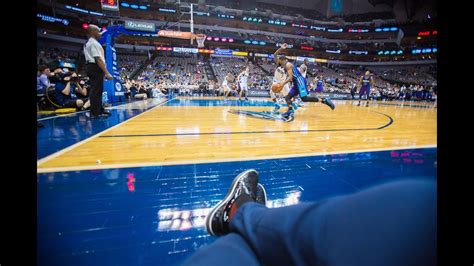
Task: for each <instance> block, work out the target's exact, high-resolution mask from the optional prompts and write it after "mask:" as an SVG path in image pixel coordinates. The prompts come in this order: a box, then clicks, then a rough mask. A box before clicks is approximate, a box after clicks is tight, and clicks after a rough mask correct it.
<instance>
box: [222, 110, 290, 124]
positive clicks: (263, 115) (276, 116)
mask: <svg viewBox="0 0 474 266" xmlns="http://www.w3.org/2000/svg"><path fill="white" fill-rule="evenodd" d="M229 113H231V114H236V115H245V116H250V117H253V118H260V119H266V120H273V121H280V122H291V121H293V120H294V119H295V118H294V116H289V117H283V116H282V115H281V114H280V113H273V112H256V111H246V110H229Z"/></svg>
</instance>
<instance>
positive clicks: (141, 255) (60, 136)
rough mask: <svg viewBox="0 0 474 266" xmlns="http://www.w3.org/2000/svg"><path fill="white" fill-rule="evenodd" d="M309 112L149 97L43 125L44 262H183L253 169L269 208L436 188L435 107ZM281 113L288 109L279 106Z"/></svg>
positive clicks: (265, 103) (259, 103)
mask: <svg viewBox="0 0 474 266" xmlns="http://www.w3.org/2000/svg"><path fill="white" fill-rule="evenodd" d="M334 102H335V104H336V106H337V107H336V109H335V110H331V109H330V108H328V107H327V106H325V105H322V104H318V103H309V104H308V103H307V104H306V106H304V107H300V108H299V109H298V110H297V111H296V114H295V118H294V120H293V121H290V122H283V121H278V119H274V120H272V119H271V118H268V117H266V118H265V117H264V116H265V114H268V113H269V112H270V111H271V110H272V106H273V103H272V102H271V101H270V100H269V99H262V98H251V99H250V101H238V100H231V99H228V100H224V99H222V98H214V97H176V98H166V99H150V100H147V101H143V102H140V103H138V102H134V103H127V104H122V105H117V106H113V107H110V108H109V111H111V113H112V115H111V116H110V117H109V118H108V119H103V120H100V119H96V120H90V119H88V118H87V113H85V112H84V113H80V112H79V113H74V114H64V115H58V116H52V117H51V116H50V117H46V118H42V119H41V122H42V123H43V124H44V125H45V127H44V128H42V129H40V130H39V133H38V156H37V158H38V163H37V166H38V228H41V230H40V231H38V241H39V242H41V243H42V245H41V246H40V249H39V250H38V254H39V260H40V261H54V262H60V263H62V264H68V265H75V264H78V265H79V264H89V263H93V264H107V265H114V264H133V265H136V264H138V265H149V264H156V265H165V264H166V265H168V264H170V265H179V264H180V263H181V262H182V261H183V260H184V259H185V258H187V257H188V256H189V255H191V254H192V253H193V251H195V250H196V249H198V248H199V247H202V246H204V245H208V244H210V243H212V242H213V241H215V239H216V238H215V237H211V236H209V235H208V234H207V233H206V231H205V229H204V219H205V216H206V214H207V212H208V211H209V210H210V207H212V206H213V205H214V204H216V203H217V202H218V201H219V200H220V199H221V198H222V197H223V195H225V193H227V189H228V186H229V184H230V183H231V181H232V180H233V178H234V177H235V175H237V174H238V173H239V172H240V171H242V170H245V169H249V168H255V169H256V170H257V171H258V172H259V173H260V182H261V183H262V184H263V185H264V186H265V188H266V191H267V194H268V199H269V203H268V205H269V207H279V206H285V205H291V204H296V203H298V202H302V201H315V200H318V199H321V198H325V197H328V196H336V195H342V194H347V193H351V192H355V191H359V190H361V189H364V188H366V187H369V186H372V185H375V184H379V183H384V182H387V181H393V180H398V179H405V178H410V177H413V178H426V179H436V158H437V156H436V143H437V134H436V132H437V131H436V116H437V108H436V107H435V106H433V105H432V104H428V103H415V102H372V103H371V105H370V106H369V107H365V106H356V103H357V102H356V101H354V102H353V101H334ZM283 108H286V107H283Z"/></svg>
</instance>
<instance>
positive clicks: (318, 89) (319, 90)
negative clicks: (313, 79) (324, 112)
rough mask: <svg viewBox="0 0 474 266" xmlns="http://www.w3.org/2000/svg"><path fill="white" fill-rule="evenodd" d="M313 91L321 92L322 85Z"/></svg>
mask: <svg viewBox="0 0 474 266" xmlns="http://www.w3.org/2000/svg"><path fill="white" fill-rule="evenodd" d="M315 91H316V92H323V86H317V87H316V90H315Z"/></svg>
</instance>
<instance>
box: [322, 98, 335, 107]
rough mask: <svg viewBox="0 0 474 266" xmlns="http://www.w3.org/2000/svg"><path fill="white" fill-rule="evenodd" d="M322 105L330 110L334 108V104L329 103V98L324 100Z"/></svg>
mask: <svg viewBox="0 0 474 266" xmlns="http://www.w3.org/2000/svg"><path fill="white" fill-rule="evenodd" d="M322 103H324V104H325V105H327V106H329V107H330V108H331V109H332V110H334V108H336V106H335V105H334V103H333V102H332V101H331V99H330V98H324V99H323V101H322Z"/></svg>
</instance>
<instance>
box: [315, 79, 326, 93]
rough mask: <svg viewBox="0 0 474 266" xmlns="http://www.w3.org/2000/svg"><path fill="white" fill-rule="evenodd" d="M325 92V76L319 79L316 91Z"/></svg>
mask: <svg viewBox="0 0 474 266" xmlns="http://www.w3.org/2000/svg"><path fill="white" fill-rule="evenodd" d="M323 90H324V80H323V76H321V75H320V76H319V77H318V78H317V82H316V90H315V91H316V92H318V93H319V92H323Z"/></svg>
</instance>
